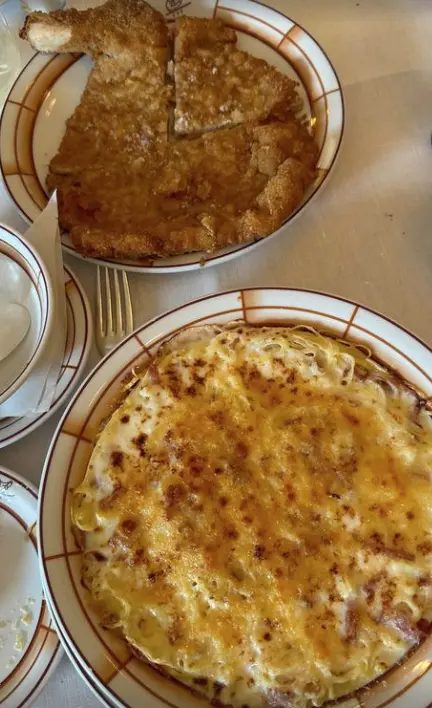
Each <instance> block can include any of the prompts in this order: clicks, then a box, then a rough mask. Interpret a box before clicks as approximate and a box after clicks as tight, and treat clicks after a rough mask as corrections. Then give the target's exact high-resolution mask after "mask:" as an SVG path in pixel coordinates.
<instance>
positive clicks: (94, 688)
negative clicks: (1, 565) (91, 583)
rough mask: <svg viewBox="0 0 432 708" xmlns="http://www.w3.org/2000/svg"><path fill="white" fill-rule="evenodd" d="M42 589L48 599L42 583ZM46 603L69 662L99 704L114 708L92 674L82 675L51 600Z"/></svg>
mask: <svg viewBox="0 0 432 708" xmlns="http://www.w3.org/2000/svg"><path fill="white" fill-rule="evenodd" d="M42 587H43V590H44V594H45V597H46V592H45V586H44V585H43V583H42ZM45 601H46V603H47V606H48V609H49V611H50V614H51V619H52V625H53V627H54V628H55V631H56V632H57V634H58V636H59V637H60V639H61V643H62V645H63V649H64V650H65V652H66V655H67V657H68V659H69V661H70V662H71V664H72V666H73V667H74V669H75V670H76V671H77V672H78V673H79V674H80V675H81V677H82V678H84V682H85V683H86V684H87V686H88V687H89V688H90V690H91V692H92V693H93V695H94V696H95V697H96V698H97V699H98V700H99V702H100V703H101V705H103V706H105V708H114V704H113V703H111V702H110V701H109V700H108V698H107V697H106V696H104V695H103V693H102V692H101V690H100V689H99V688H98V687H97V686H96V684H95V681H94V679H93V678H92V676H91V673H90V674H87V675H86V676H85V677H83V675H82V670H81V667H80V665H79V663H78V661H77V658H76V656H75V654H74V653H73V651H72V650H71V648H70V647H69V645H68V642H67V639H66V637H65V635H64V634H62V631H61V629H60V627H59V626H58V624H57V622H56V619H55V614H54V611H53V608H52V607H51V605H50V604H49V600H48V599H46V600H45Z"/></svg>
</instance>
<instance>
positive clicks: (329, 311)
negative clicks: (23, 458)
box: [38, 288, 432, 708]
mask: <svg viewBox="0 0 432 708" xmlns="http://www.w3.org/2000/svg"><path fill="white" fill-rule="evenodd" d="M235 319H242V320H244V321H246V322H248V323H250V324H258V323H264V322H266V323H269V322H278V323H281V322H285V323H287V324H292V323H295V324H300V323H301V324H308V325H311V326H316V327H318V328H319V329H321V330H324V331H328V332H330V333H332V334H334V335H336V336H338V337H339V338H342V339H343V338H346V339H348V340H350V341H354V342H357V343H361V344H364V345H365V346H367V347H368V348H369V349H370V350H371V351H372V352H373V353H374V354H375V356H376V357H377V358H378V359H380V360H381V361H383V362H385V363H386V364H387V365H389V366H390V367H392V368H394V369H396V370H397V371H398V372H399V373H400V374H401V376H402V377H403V378H404V379H406V380H407V381H410V382H411V383H412V384H413V385H414V386H416V387H417V388H418V389H419V390H420V391H423V393H424V395H425V397H426V398H429V399H431V400H432V350H431V349H430V348H429V347H428V346H427V345H426V344H424V343H423V342H421V341H420V340H419V339H417V337H415V336H414V335H413V334H411V333H410V332H408V331H406V330H405V329H403V328H402V327H401V326H399V325H397V324H396V323H395V322H392V321H391V320H389V319H388V318H386V317H385V316H384V315H379V314H378V313H375V312H373V311H371V310H369V309H368V308H366V307H363V306H360V305H357V304H356V303H353V302H350V301H348V300H344V299H342V298H339V297H334V296H331V295H325V294H322V293H317V292H311V291H305V290H299V289H291V288H249V289H247V288H245V289H243V290H233V291H230V292H226V293H220V294H216V295H210V296H207V297H204V298H201V299H199V300H196V301H194V302H190V303H187V304H186V305H182V306H180V307H177V308H175V309H174V310H171V311H170V312H168V313H165V314H163V315H161V316H159V317H156V318H155V319H153V320H151V321H150V322H148V323H147V324H145V325H143V326H142V327H140V328H139V329H137V330H136V331H135V333H134V334H132V335H130V336H129V337H128V338H127V339H125V340H124V341H123V342H121V344H120V345H119V346H118V347H117V348H116V349H114V350H113V351H112V352H111V353H110V354H109V355H108V356H106V357H105V359H103V360H102V361H101V362H100V363H99V364H98V365H97V366H96V367H95V369H94V370H93V372H92V373H91V374H90V375H89V376H88V378H87V379H86V381H84V383H83V384H82V385H81V387H80V389H79V391H78V392H77V393H76V394H75V396H74V398H73V400H72V401H71V403H70V405H69V407H68V409H67V411H66V412H65V414H64V416H63V418H62V420H61V422H60V424H59V427H58V428H57V431H56V433H55V435H54V438H53V442H52V445H51V447H50V450H49V452H48V456H47V460H46V464H45V469H44V473H43V477H42V482H41V498H40V525H39V529H38V533H39V543H40V548H41V555H40V565H41V573H42V576H43V582H44V587H45V591H46V596H47V598H48V599H49V603H50V606H51V607H52V612H53V616H54V618H55V621H56V623H57V625H58V627H59V629H60V631H61V639H62V641H63V642H64V643H65V646H67V649H68V651H69V653H71V655H73V657H74V658H75V665H76V666H77V667H79V671H80V673H81V676H82V677H83V678H84V680H86V681H89V682H90V683H91V685H92V686H93V689H97V690H98V691H99V693H101V694H102V695H103V696H104V698H105V700H106V701H108V702H109V703H110V704H113V705H114V706H116V707H117V708H141V707H142V706H143V705H145V706H146V708H162V707H163V706H167V705H168V706H171V708H203V707H204V706H207V705H208V704H207V703H206V702H205V701H203V700H202V699H201V698H196V697H195V696H192V695H191V694H190V693H189V692H188V691H187V690H186V689H185V688H183V687H182V686H180V685H176V684H174V683H173V682H171V681H168V680H167V679H165V678H163V677H162V676H161V675H160V674H158V673H157V672H155V671H153V670H152V669H151V668H150V667H148V666H147V665H146V664H145V663H144V662H141V661H139V660H138V659H136V658H135V657H134V656H133V655H132V654H131V652H130V650H129V648H128V647H127V645H126V644H125V643H124V642H122V641H121V640H119V639H118V638H117V637H116V636H114V634H112V633H111V632H109V631H107V630H104V629H102V628H101V626H100V622H99V620H98V617H97V616H96V614H95V613H94V611H93V610H92V608H91V604H90V602H89V597H88V593H87V591H86V590H85V589H84V588H83V587H82V585H81V582H80V580H81V555H82V554H81V551H80V550H79V549H78V548H77V545H76V542H75V538H74V536H73V533H72V530H71V522H70V518H71V515H70V490H71V489H73V488H75V487H76V486H77V484H78V483H80V482H81V480H82V478H83V475H84V472H85V469H86V467H87V464H88V461H89V459H90V455H91V452H92V449H93V441H94V440H95V436H96V434H97V432H98V430H99V428H100V424H101V422H102V421H103V420H104V419H105V418H106V415H107V412H108V411H109V410H111V409H112V405H113V402H115V401H116V400H118V396H119V395H120V394H121V392H122V390H123V386H124V379H125V376H126V375H127V374H128V372H130V371H131V369H132V368H133V367H134V366H136V364H137V363H138V362H139V363H141V362H145V361H148V360H149V359H150V357H152V356H153V355H154V353H155V352H156V351H157V349H158V347H159V346H160V345H161V343H162V342H163V341H165V340H166V339H167V338H169V337H171V336H172V335H173V334H175V333H177V332H179V331H181V330H183V329H185V328H187V327H190V326H192V325H195V324H198V323H199V324H205V323H211V322H218V323H224V322H229V321H231V320H235ZM431 695H432V636H430V637H429V638H428V639H426V641H424V642H423V643H422V644H421V645H420V646H419V647H417V648H416V650H415V651H414V652H412V653H410V654H409V655H407V656H406V658H405V660H404V662H403V663H402V664H401V665H400V666H397V667H394V668H393V669H391V670H390V671H389V672H387V674H386V675H385V677H384V678H382V679H381V680H379V681H377V682H376V683H375V684H373V685H371V686H369V687H368V688H367V689H364V690H360V691H358V692H357V694H356V696H355V697H351V698H348V699H345V700H343V701H341V702H340V703H339V706H340V708H359V706H360V705H361V706H362V707H363V708H384V707H385V706H391V707H392V708H406V706H407V705H413V706H415V707H416V708H427V706H428V704H429V703H430V697H431Z"/></svg>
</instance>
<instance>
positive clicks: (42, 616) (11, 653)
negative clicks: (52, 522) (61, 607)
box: [0, 467, 63, 708]
mask: <svg viewBox="0 0 432 708" xmlns="http://www.w3.org/2000/svg"><path fill="white" fill-rule="evenodd" d="M36 520H37V491H36V489H35V488H34V487H33V485H31V484H30V483H29V482H28V481H27V480H25V479H23V478H22V477H20V476H19V475H17V474H15V473H14V472H10V471H9V470H6V469H5V468H4V467H0V566H1V567H2V568H3V569H5V568H7V569H8V572H7V573H6V572H5V573H3V574H2V579H1V580H0V704H1V705H2V708H26V707H27V706H30V704H31V703H32V702H33V700H34V699H35V697H36V695H37V694H38V693H39V691H40V690H41V689H42V686H43V685H44V683H45V682H46V681H47V680H48V678H49V677H50V675H51V674H52V672H53V671H54V669H55V668H56V666H57V664H58V662H59V660H60V658H61V656H62V653H63V652H62V649H61V644H60V640H59V638H58V636H57V634H56V632H55V630H54V629H53V627H52V621H51V616H50V614H49V611H48V607H47V605H46V603H45V600H44V597H43V593H42V584H41V579H40V575H39V567H38V565H39V564H38V551H37V544H36V531H35V526H36Z"/></svg>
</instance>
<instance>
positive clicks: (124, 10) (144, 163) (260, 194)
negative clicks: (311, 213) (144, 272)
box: [21, 0, 317, 260]
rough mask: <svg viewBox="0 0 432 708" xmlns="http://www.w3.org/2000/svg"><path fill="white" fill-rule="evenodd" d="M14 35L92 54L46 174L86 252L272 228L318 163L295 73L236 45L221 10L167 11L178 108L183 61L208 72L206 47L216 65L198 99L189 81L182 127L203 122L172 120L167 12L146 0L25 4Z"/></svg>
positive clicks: (215, 239) (64, 222)
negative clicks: (214, 13) (171, 125)
mask: <svg viewBox="0 0 432 708" xmlns="http://www.w3.org/2000/svg"><path fill="white" fill-rule="evenodd" d="M21 36H23V37H26V38H27V39H28V40H29V41H30V43H31V44H32V46H33V47H34V48H35V49H38V50H39V51H50V50H55V51H84V52H87V53H88V54H90V55H91V56H92V57H93V59H94V68H93V70H92V72H91V74H90V76H89V80H88V83H87V86H86V88H85V90H84V92H83V95H82V97H81V102H80V104H79V106H78V107H77V108H76V110H75V112H74V114H73V115H72V116H71V118H70V119H69V120H68V121H67V127H66V133H65V135H64V138H63V140H62V142H61V145H60V149H59V152H58V154H57V155H56V156H55V157H54V159H53V160H52V161H51V164H50V169H49V175H48V178H47V184H48V186H49V188H50V189H57V190H58V205H59V223H60V226H61V227H62V228H63V229H65V230H66V231H68V232H69V234H70V237H71V239H72V241H73V244H74V246H75V248H76V249H77V250H78V251H80V252H81V253H83V254H84V255H88V256H94V257H110V258H114V259H116V258H117V259H121V258H130V259H132V260H139V259H143V258H148V257H149V256H151V257H156V256H170V255H176V254H184V253H188V252H193V251H209V252H210V251H214V250H216V249H218V248H222V247H224V246H228V245H232V244H240V243H245V242H247V241H251V240H253V239H255V238H259V237H261V236H265V235H267V234H269V233H271V232H272V231H274V230H275V229H276V228H278V227H279V226H280V225H281V223H282V222H283V220H284V219H285V218H286V217H287V216H288V215H289V214H290V213H291V212H292V211H293V210H294V209H295V208H296V207H297V206H298V205H299V203H300V202H301V199H302V197H303V194H304V191H305V189H306V188H307V186H308V185H309V184H310V183H311V182H312V181H313V179H314V177H315V164H316V158H317V148H316V145H315V143H314V141H313V138H312V136H311V135H310V134H309V133H308V131H307V129H306V127H305V126H304V125H303V124H302V123H301V122H300V121H299V120H298V119H297V118H296V116H295V114H294V113H293V112H290V110H289V106H290V105H293V104H295V101H296V94H295V90H294V89H295V84H294V82H292V81H290V79H288V78H287V77H285V76H283V75H282V74H280V73H279V72H278V71H277V70H276V69H274V68H273V67H270V66H269V65H268V64H267V63H266V62H263V61H262V60H259V59H255V58H254V57H251V56H249V55H248V54H245V53H244V52H239V51H237V50H236V48H235V42H236V36H235V33H234V32H233V31H232V30H231V29H230V28H228V27H226V26H224V25H223V23H220V22H218V21H216V22H215V21H207V20H206V21H202V20H195V19H192V20H190V19H189V18H183V19H182V20H181V21H179V23H178V25H177V38H176V42H177V47H176V53H177V56H178V57H179V77H177V79H178V86H177V90H178V92H179V95H178V105H177V109H176V110H177V114H178V113H179V112H181V106H182V101H183V103H184V102H185V101H186V100H188V99H187V96H186V95H184V96H183V94H182V88H181V87H182V81H183V83H184V89H185V91H186V84H185V78H184V76H183V75H182V72H187V71H188V70H189V69H190V70H191V71H193V70H194V69H193V67H194V66H195V67H198V68H197V71H198V75H201V76H202V77H203V80H204V78H205V71H206V70H207V69H206V67H207V58H208V57H211V58H212V59H211V60H212V61H213V62H214V59H215V57H216V58H219V60H220V61H219V64H218V66H220V68H221V78H219V77H216V78H215V79H214V81H213V84H211V85H209V87H208V90H207V87H206V86H205V85H203V86H202V91H203V98H202V99H200V98H199V96H198V93H199V85H198V84H196V85H195V84H194V83H193V82H192V83H190V84H188V85H190V100H191V102H192V106H193V107H195V108H194V111H195V113H194V112H193V111H192V112H191V117H192V118H193V120H194V121H195V122H193V123H192V124H191V125H189V124H188V126H186V127H185V126H183V128H182V129H181V131H183V130H185V131H186V132H189V131H190V132H194V131H195V130H202V131H203V134H202V135H201V136H198V137H193V138H191V139H185V138H181V139H172V136H169V134H168V132H169V131H168V118H169V105H168V104H169V100H170V90H171V87H170V85H169V84H168V82H167V76H166V67H167V61H168V53H169V33H168V26H167V24H166V23H165V21H164V19H163V17H162V16H161V15H160V14H159V13H158V12H156V11H155V10H153V9H152V8H151V7H150V6H149V5H147V3H145V2H144V0H108V2H107V3H106V4H105V5H103V6H101V7H98V8H95V9H91V10H86V11H84V12H78V11H76V10H64V11H56V12H53V13H51V14H50V15H45V14H43V13H40V12H35V13H32V14H31V15H30V16H29V17H28V19H27V20H26V24H25V26H24V28H23V30H22V33H21ZM189 60H190V64H189V65H188V63H187V62H188V61H189ZM188 66H189V69H188ZM212 66H214V64H212ZM200 67H201V68H200ZM202 67H204V68H202ZM207 68H208V67H207ZM200 71H201V74H199V72H200ZM202 72H204V73H202ZM212 75H213V72H212ZM250 76H252V83H251V82H250V81H249V78H248V77H250ZM182 77H183V78H182ZM242 82H243V83H242ZM225 83H226V86H225ZM252 84H253V85H252ZM219 95H222V96H223V97H224V98H223V100H224V101H225V102H226V101H227V100H228V97H233V99H235V102H236V105H235V107H234V108H232V110H231V109H230V111H227V113H226V115H225V114H224V119H223V120H224V123H223V125H226V126H228V127H225V128H224V129H222V130H219V131H216V132H205V131H206V130H209V129H212V128H216V127H219V126H220V125H221V123H220V121H221V119H220V116H219V117H218V115H217V114H216V112H215V110H216V107H217V101H216V99H217V97H218V96H219ZM206 111H207V113H205V112H206ZM177 114H176V118H178V115H177ZM204 119H205V120H204ZM262 119H266V123H265V124H260V123H259V121H261V120H262ZM205 121H207V122H205ZM217 121H219V123H218V122H217ZM235 123H239V125H237V126H234V127H230V126H231V125H233V124H235ZM197 126H199V127H197Z"/></svg>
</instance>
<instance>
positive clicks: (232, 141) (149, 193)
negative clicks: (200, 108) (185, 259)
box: [59, 119, 316, 258]
mask: <svg viewBox="0 0 432 708" xmlns="http://www.w3.org/2000/svg"><path fill="white" fill-rule="evenodd" d="M300 148H302V154H301V155H300V156H299V159H297V158H296V157H293V154H294V153H296V151H298V150H299V149H300ZM315 160H316V149H315V146H314V144H313V142H312V140H311V138H310V137H309V135H308V133H307V131H306V129H305V128H303V127H301V126H299V124H298V123H297V122H296V121H295V120H294V119H293V120H292V121H291V123H287V124H270V125H265V126H256V127H253V126H250V125H248V126H238V127H236V128H232V129H229V130H224V131H217V132H214V133H207V134H205V135H203V136H201V137H200V138H197V139H195V140H180V141H174V142H170V143H166V144H165V145H164V146H162V144H159V145H158V146H157V147H156V146H154V147H153V148H152V147H149V148H148V151H147V155H146V159H144V160H143V161H142V162H140V161H138V160H137V161H136V163H135V164H134V166H133V167H132V166H131V165H129V172H128V177H127V179H126V180H125V179H124V171H123V170H119V169H118V168H117V167H116V166H115V165H113V166H112V167H111V168H110V169H109V170H105V171H104V173H103V174H101V171H100V170H99V169H97V168H95V169H94V170H87V171H85V172H83V174H82V175H81V176H80V177H79V178H78V176H77V175H74V176H73V177H72V178H70V179H69V180H67V182H65V181H62V180H60V182H59V206H60V213H61V214H63V217H64V219H65V221H64V226H65V227H66V228H67V229H68V230H70V235H71V238H72V241H73V243H74V246H75V247H76V248H77V250H78V251H80V252H82V253H84V254H87V255H91V256H102V257H110V258H137V257H138V258H139V257H145V256H151V255H154V254H158V255H160V256H168V255H174V254H182V253H185V252H190V251H198V250H206V251H214V250H216V249H217V248H221V247H223V246H227V245H230V244H239V243H243V242H245V241H249V240H252V239H254V238H258V237H259V236H261V235H263V234H268V233H271V232H272V231H274V230H275V229H276V228H277V227H278V226H279V225H280V224H281V222H282V221H283V220H284V219H285V218H286V217H287V216H288V215H289V214H290V213H291V212H292V211H293V209H295V208H296V207H297V206H298V204H299V203H300V201H301V199H302V196H303V193H304V190H305V188H306V186H307V185H308V184H310V182H311V181H312V180H313V177H314V164H315ZM109 194H110V195H112V199H107V195H109Z"/></svg>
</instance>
